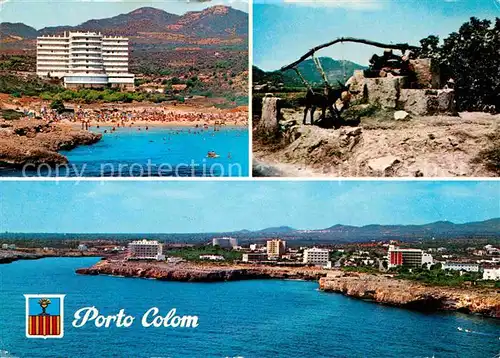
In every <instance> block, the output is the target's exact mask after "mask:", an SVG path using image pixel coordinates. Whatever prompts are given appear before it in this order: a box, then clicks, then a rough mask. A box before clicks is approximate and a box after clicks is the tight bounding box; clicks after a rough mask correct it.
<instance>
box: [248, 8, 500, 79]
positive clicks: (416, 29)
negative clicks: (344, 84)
mask: <svg viewBox="0 0 500 358" xmlns="http://www.w3.org/2000/svg"><path fill="white" fill-rule="evenodd" d="M284 1H285V2H282V1H279V0H254V7H253V16H254V22H253V29H254V51H253V58H254V64H255V65H256V66H258V67H260V68H261V69H264V70H267V71H269V70H276V69H279V68H280V67H282V66H284V65H287V64H289V63H291V62H293V61H294V60H296V59H298V58H299V57H300V56H301V55H303V54H304V53H306V52H307V51H308V50H309V49H311V48H312V47H314V46H317V45H319V44H322V43H325V42H328V41H331V40H333V39H335V38H338V37H342V36H351V37H360V38H366V39H370V40H374V41H381V42H384V41H386V42H389V43H391V42H393V43H399V42H408V43H410V44H415V45H418V44H419V40H420V39H422V38H424V37H427V36H428V35H439V36H440V38H444V37H446V36H447V35H448V34H449V33H451V32H454V31H457V30H458V29H459V27H460V25H462V24H463V23H464V22H466V21H467V20H468V19H469V18H470V17H471V16H476V17H479V18H482V19H484V18H487V19H494V18H495V16H497V17H498V16H500V0H323V1H319V0H318V1H316V0H309V1H307V2H304V0H284ZM380 51H382V49H377V48H374V47H370V46H365V45H362V44H338V45H335V46H333V47H330V48H328V49H325V50H323V51H321V52H319V53H318V54H319V55H320V56H329V57H332V58H336V59H345V60H351V61H354V62H357V63H359V64H363V65H367V64H368V60H369V59H370V57H371V55H372V54H373V53H375V52H380Z"/></svg>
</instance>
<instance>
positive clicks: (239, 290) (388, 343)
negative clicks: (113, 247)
mask: <svg viewBox="0 0 500 358" xmlns="http://www.w3.org/2000/svg"><path fill="white" fill-rule="evenodd" d="M96 261H97V259H95V258H50V259H42V260H36V261H18V262H14V263H12V264H7V265H0V350H1V349H4V350H8V351H9V352H11V353H12V354H13V355H15V356H18V357H34V358H37V357H235V356H240V357H494V356H495V355H496V354H498V353H499V352H500V340H499V336H500V323H499V322H498V321H496V320H493V319H486V318H480V317H474V316H467V315H463V314H423V313H419V312H412V311H407V310H402V309H397V308H391V307H385V306H380V305H376V304H372V303H368V302H363V301H359V300H354V299H350V298H347V297H344V296H342V295H338V294H328V293H322V292H319V291H317V283H314V282H301V281H277V280H273V281H264V280H259V281H241V282H227V283H210V284H208V283H207V284H199V283H177V282H162V281H155V280H144V279H129V278H117V277H106V276H80V275H76V274H75V273H74V270H75V269H76V268H78V267H86V266H89V265H91V264H93V263H95V262H96ZM25 293H64V294H66V304H65V314H66V318H65V336H64V338H62V339H59V340H58V339H47V340H39V339H27V338H25V327H24V319H25V318H24V312H25V303H24V297H23V294H25ZM86 306H95V307H97V308H98V309H99V310H100V311H101V313H103V314H106V315H108V314H116V313H117V312H118V310H119V309H120V308H125V310H126V312H127V313H128V314H131V315H135V316H137V317H138V318H137V319H136V320H140V317H141V316H142V314H143V313H144V312H145V311H146V310H147V309H149V308H150V307H153V306H156V307H158V308H159V309H160V310H161V312H163V314H167V312H168V311H169V310H170V309H171V308H173V307H175V308H177V310H178V313H179V314H181V315H188V314H189V315H198V316H199V323H200V325H199V327H197V328H190V329H172V328H144V327H142V326H141V325H140V322H136V323H135V324H134V325H133V326H132V327H130V328H115V327H113V328H109V329H105V328H96V327H95V326H91V325H87V326H85V327H83V328H74V327H72V326H71V320H72V316H73V313H74V312H75V311H76V310H77V309H79V308H81V307H86ZM457 327H463V328H467V329H470V330H472V331H473V333H464V332H460V331H458V330H457Z"/></svg>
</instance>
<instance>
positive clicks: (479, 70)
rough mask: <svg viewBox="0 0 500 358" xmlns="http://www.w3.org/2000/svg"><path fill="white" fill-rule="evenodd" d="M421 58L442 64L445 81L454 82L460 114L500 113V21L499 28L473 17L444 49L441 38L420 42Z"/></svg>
mask: <svg viewBox="0 0 500 358" xmlns="http://www.w3.org/2000/svg"><path fill="white" fill-rule="evenodd" d="M420 44H421V47H422V48H421V50H420V51H417V55H418V56H419V57H430V58H433V59H434V60H436V62H437V63H438V65H439V67H440V70H441V75H442V77H443V78H445V79H449V78H453V80H454V82H455V93H456V100H457V106H458V110H461V111H464V110H480V111H483V110H492V109H494V110H495V111H496V112H500V53H499V49H500V18H496V21H495V24H494V25H493V26H492V22H491V21H489V20H479V19H477V18H475V17H471V18H470V20H469V22H466V23H464V24H463V25H462V26H461V27H460V29H459V31H458V32H453V33H451V34H450V35H449V36H448V37H447V38H445V39H444V41H443V44H442V45H441V46H440V44H439V37H437V36H428V37H427V38H424V39H422V40H421V41H420Z"/></svg>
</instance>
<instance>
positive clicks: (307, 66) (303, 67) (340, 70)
mask: <svg viewBox="0 0 500 358" xmlns="http://www.w3.org/2000/svg"><path fill="white" fill-rule="evenodd" d="M319 60H320V62H321V66H322V67H323V70H324V71H325V73H326V76H327V78H328V81H329V82H330V83H331V84H336V83H337V81H341V82H342V83H344V82H345V81H347V79H348V78H349V77H351V76H352V74H353V73H354V71H355V70H363V69H365V68H366V67H365V66H361V65H359V64H357V63H354V62H351V61H343V60H334V59H333V58H330V57H319ZM298 69H299V71H300V73H301V74H302V76H304V78H305V79H306V80H307V81H308V82H309V83H311V84H312V85H313V86H314V85H321V84H322V83H323V80H322V78H321V75H320V73H319V72H318V70H317V69H316V66H315V65H314V62H313V60H312V59H309V60H306V61H304V62H302V63H301V64H299V65H298ZM253 82H254V84H264V83H268V82H269V83H271V84H272V85H274V86H278V85H279V84H280V83H283V85H284V86H285V87H303V86H304V84H303V83H302V81H301V79H300V78H299V77H298V76H297V74H296V73H295V71H293V70H289V71H286V72H281V71H272V72H265V71H262V70H261V69H259V68H258V67H256V66H253Z"/></svg>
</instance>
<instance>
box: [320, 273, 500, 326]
mask: <svg viewBox="0 0 500 358" xmlns="http://www.w3.org/2000/svg"><path fill="white" fill-rule="evenodd" d="M319 287H320V290H322V291H325V292H336V293H342V294H344V295H346V296H350V297H354V298H359V299H363V300H369V301H372V302H376V303H380V304H385V305H389V306H396V307H402V308H408V309H414V310H420V311H458V312H462V313H469V314H479V315H482V316H487V317H493V318H500V290H498V289H496V290H495V289H485V288H483V289H476V288H470V289H465V288H454V287H434V286H426V285H423V284H420V283H415V282H411V281H407V280H398V279H395V278H392V277H390V276H387V275H372V274H364V273H352V272H350V273H347V272H342V271H335V272H330V273H328V275H327V276H326V277H322V278H320V280H319Z"/></svg>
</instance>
